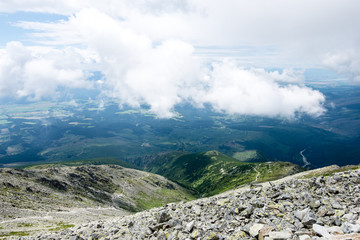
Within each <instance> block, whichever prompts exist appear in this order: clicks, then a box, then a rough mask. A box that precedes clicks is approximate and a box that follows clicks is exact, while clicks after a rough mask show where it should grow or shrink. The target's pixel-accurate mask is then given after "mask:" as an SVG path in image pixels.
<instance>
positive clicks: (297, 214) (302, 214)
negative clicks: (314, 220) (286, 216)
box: [294, 208, 310, 221]
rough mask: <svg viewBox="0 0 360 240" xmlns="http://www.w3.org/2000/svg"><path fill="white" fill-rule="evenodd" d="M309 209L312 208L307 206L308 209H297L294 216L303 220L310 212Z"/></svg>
mask: <svg viewBox="0 0 360 240" xmlns="http://www.w3.org/2000/svg"><path fill="white" fill-rule="evenodd" d="M309 211H310V209H308V208H306V209H304V210H300V211H296V212H295V213H294V216H295V217H296V218H297V219H299V220H300V221H302V220H303V219H304V217H305V215H306V214H307V213H309Z"/></svg>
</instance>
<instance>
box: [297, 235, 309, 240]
mask: <svg viewBox="0 0 360 240" xmlns="http://www.w3.org/2000/svg"><path fill="white" fill-rule="evenodd" d="M299 240H311V237H310V236H309V235H306V234H305V235H300V236H299Z"/></svg>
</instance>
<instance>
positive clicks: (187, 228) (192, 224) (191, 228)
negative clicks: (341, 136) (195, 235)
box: [185, 220, 195, 232]
mask: <svg viewBox="0 0 360 240" xmlns="http://www.w3.org/2000/svg"><path fill="white" fill-rule="evenodd" d="M194 225H195V221H194V220H193V221H191V222H189V223H188V224H186V227H185V230H186V231H187V232H191V231H192V230H193V228H194Z"/></svg>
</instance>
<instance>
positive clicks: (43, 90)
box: [0, 42, 92, 100]
mask: <svg viewBox="0 0 360 240" xmlns="http://www.w3.org/2000/svg"><path fill="white" fill-rule="evenodd" d="M41 50H42V51H41ZM43 51H44V49H36V48H35V49H34V48H29V47H25V46H23V45H22V44H21V43H20V42H10V43H8V44H7V45H6V48H5V49H1V50H0V97H9V96H10V97H16V98H27V99H29V100H40V99H42V98H44V97H48V98H49V97H50V98H53V97H56V95H57V90H58V88H59V87H68V88H89V87H91V85H92V84H91V83H89V82H88V81H86V80H85V73H84V72H83V71H82V70H81V69H78V68H76V67H75V66H70V65H69V63H68V64H66V63H62V61H63V60H65V59H66V57H64V56H63V54H65V53H66V51H65V50H63V51H57V50H55V49H52V50H51V51H49V49H46V51H45V52H46V54H43V53H42V52H43ZM59 55H60V56H59ZM56 60H60V61H59V62H57V61H56Z"/></svg>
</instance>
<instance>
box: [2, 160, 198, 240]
mask: <svg viewBox="0 0 360 240" xmlns="http://www.w3.org/2000/svg"><path fill="white" fill-rule="evenodd" d="M191 198H192V195H191V194H190V193H189V192H188V191H187V190H186V189H184V188H182V187H180V186H179V185H177V184H176V183H174V182H171V181H169V180H167V179H166V178H164V177H162V176H159V175H156V174H151V173H147V172H143V171H138V170H134V169H129V168H123V167H120V166H116V165H107V166H106V165H103V166H91V165H86V166H79V167H56V168H53V167H50V168H49V167H47V168H39V169H26V170H19V169H10V168H0V239H1V238H2V237H7V236H10V235H26V234H33V233H34V232H35V233H36V232H38V231H43V230H47V231H59V230H62V229H66V228H69V227H71V226H74V225H77V224H79V223H86V222H89V221H94V220H98V219H108V218H113V217H115V216H123V215H128V214H130V213H132V212H133V211H140V210H144V209H149V208H152V207H155V206H162V205H163V204H165V203H168V202H174V201H181V200H189V199H191Z"/></svg>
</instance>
